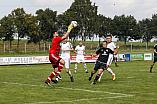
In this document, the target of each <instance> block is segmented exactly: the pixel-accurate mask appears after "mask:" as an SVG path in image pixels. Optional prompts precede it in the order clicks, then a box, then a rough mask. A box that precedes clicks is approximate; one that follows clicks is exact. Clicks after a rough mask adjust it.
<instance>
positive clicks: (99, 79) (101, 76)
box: [99, 72, 104, 80]
mask: <svg viewBox="0 0 157 104" xmlns="http://www.w3.org/2000/svg"><path fill="white" fill-rule="evenodd" d="M103 73H104V72H102V73H101V75H100V77H99V80H101V77H102V75H103Z"/></svg>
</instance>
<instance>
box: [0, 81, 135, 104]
mask: <svg viewBox="0 0 157 104" xmlns="http://www.w3.org/2000/svg"><path fill="white" fill-rule="evenodd" d="M1 83H5V84H14V85H24V86H33V87H48V86H43V85H31V84H21V83H10V82H1ZM55 88H59V89H66V90H75V91H85V92H91V93H105V94H111V95H119V96H114V97H104V98H91V99H78V100H71V101H54V102H36V103H25V104H42V103H45V104H46V103H57V102H58V103H62V102H63V103H64V102H76V101H77V102H78V101H86V100H98V99H107V98H120V97H132V96H134V95H127V94H122V93H112V92H103V91H93V90H85V89H73V88H66V87H55Z"/></svg>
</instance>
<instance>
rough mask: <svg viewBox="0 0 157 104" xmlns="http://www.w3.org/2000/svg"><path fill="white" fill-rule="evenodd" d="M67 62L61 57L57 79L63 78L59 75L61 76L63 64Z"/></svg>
mask: <svg viewBox="0 0 157 104" xmlns="http://www.w3.org/2000/svg"><path fill="white" fill-rule="evenodd" d="M64 64H65V61H64V60H63V59H61V58H60V59H59V66H58V72H57V76H56V80H57V81H58V79H61V78H60V77H59V76H60V73H61V71H62V69H63V66H64Z"/></svg>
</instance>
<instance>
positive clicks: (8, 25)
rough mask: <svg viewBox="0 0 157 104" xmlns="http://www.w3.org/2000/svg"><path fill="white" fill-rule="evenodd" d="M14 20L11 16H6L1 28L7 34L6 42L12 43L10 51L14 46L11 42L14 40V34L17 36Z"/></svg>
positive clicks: (2, 20)
mask: <svg viewBox="0 0 157 104" xmlns="http://www.w3.org/2000/svg"><path fill="white" fill-rule="evenodd" d="M13 22H14V21H13V18H12V15H11V14H9V15H8V16H4V17H3V18H2V19H1V26H2V28H3V29H5V30H3V34H5V37H4V39H3V40H4V41H9V43H10V50H11V49H12V44H11V42H12V41H13V40H14V34H15V29H14V25H13Z"/></svg>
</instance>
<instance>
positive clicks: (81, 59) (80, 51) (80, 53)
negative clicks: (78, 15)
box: [74, 41, 88, 74]
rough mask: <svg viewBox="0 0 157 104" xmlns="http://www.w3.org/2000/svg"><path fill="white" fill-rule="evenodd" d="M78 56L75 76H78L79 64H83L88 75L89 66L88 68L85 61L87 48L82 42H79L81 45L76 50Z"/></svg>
mask: <svg viewBox="0 0 157 104" xmlns="http://www.w3.org/2000/svg"><path fill="white" fill-rule="evenodd" d="M74 52H75V53H76V54H77V56H76V64H75V72H74V73H75V74H76V71H77V65H78V63H80V62H82V63H83V65H84V68H85V71H86V73H88V71H87V66H86V63H85V61H84V55H85V46H83V45H82V41H79V45H78V46H76V48H75V51H74Z"/></svg>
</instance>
